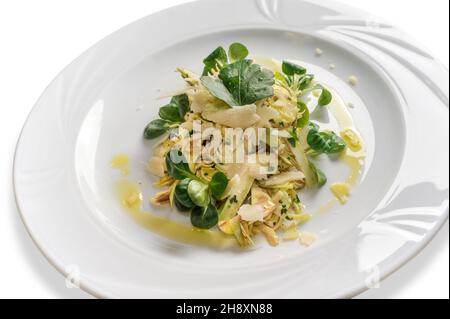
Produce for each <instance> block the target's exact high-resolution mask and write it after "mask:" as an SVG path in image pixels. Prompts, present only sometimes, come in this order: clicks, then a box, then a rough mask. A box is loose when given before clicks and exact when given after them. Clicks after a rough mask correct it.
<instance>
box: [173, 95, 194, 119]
mask: <svg viewBox="0 0 450 319" xmlns="http://www.w3.org/2000/svg"><path fill="white" fill-rule="evenodd" d="M170 104H175V105H176V106H178V109H179V112H180V116H181V118H182V119H184V116H185V115H186V113H187V112H189V97H188V96H187V94H181V95H177V96H174V97H173V98H172V99H171V100H170Z"/></svg>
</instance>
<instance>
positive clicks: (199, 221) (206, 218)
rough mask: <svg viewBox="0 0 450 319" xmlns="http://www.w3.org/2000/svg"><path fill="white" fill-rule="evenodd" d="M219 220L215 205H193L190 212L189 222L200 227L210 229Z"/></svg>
mask: <svg viewBox="0 0 450 319" xmlns="http://www.w3.org/2000/svg"><path fill="white" fill-rule="evenodd" d="M218 222H219V213H218V211H217V209H216V207H215V206H214V205H212V204H209V205H208V206H206V207H199V206H197V207H195V208H194V209H193V210H192V212H191V223H192V225H193V226H195V227H197V228H201V229H210V228H212V227H214V226H216V225H217V223H218Z"/></svg>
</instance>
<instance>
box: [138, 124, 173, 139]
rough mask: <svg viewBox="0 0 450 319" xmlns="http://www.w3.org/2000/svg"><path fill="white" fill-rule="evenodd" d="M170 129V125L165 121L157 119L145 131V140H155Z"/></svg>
mask: <svg viewBox="0 0 450 319" xmlns="http://www.w3.org/2000/svg"><path fill="white" fill-rule="evenodd" d="M169 127H170V123H169V122H168V121H166V120H163V119H156V120H153V121H151V122H150V123H148V124H147V126H146V127H145V129H144V138H145V139H148V140H150V139H154V138H157V137H159V136H161V135H163V134H164V133H165V132H166V131H167V130H168V129H169Z"/></svg>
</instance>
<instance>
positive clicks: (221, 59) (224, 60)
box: [203, 47, 228, 75]
mask: <svg viewBox="0 0 450 319" xmlns="http://www.w3.org/2000/svg"><path fill="white" fill-rule="evenodd" d="M203 64H204V65H205V67H204V69H203V75H208V74H209V73H210V72H211V71H212V70H213V69H216V68H221V67H223V66H225V65H227V64H228V57H227V52H226V51H225V49H224V48H222V47H218V48H217V49H215V50H214V51H213V52H212V53H211V54H210V55H208V56H207V57H206V58H205V59H204V60H203Z"/></svg>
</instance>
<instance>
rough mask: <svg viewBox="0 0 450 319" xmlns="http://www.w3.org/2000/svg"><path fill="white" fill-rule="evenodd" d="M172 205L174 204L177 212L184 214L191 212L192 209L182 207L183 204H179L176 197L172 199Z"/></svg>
mask: <svg viewBox="0 0 450 319" xmlns="http://www.w3.org/2000/svg"><path fill="white" fill-rule="evenodd" d="M174 204H175V207H176V208H177V210H178V211H180V212H183V213H185V212H190V211H191V210H192V207H186V206H184V205H183V204H181V202H180V201H179V200H178V199H177V198H176V197H175V198H174Z"/></svg>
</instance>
